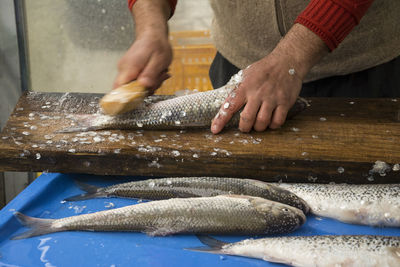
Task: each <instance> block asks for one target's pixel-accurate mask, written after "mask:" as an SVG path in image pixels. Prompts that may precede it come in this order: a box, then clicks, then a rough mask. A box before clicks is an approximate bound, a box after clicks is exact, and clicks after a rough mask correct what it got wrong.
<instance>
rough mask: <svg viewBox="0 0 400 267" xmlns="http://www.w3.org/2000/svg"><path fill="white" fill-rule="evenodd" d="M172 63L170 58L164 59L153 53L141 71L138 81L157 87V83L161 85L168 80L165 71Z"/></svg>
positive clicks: (150, 86)
mask: <svg viewBox="0 0 400 267" xmlns="http://www.w3.org/2000/svg"><path fill="white" fill-rule="evenodd" d="M170 63H171V60H170V59H163V58H160V57H159V56H157V55H152V57H151V58H150V60H149V62H148V63H147V64H146V66H145V67H144V69H143V71H142V72H141V73H140V75H139V77H138V81H139V82H140V83H141V84H142V85H143V86H145V87H149V88H154V87H157V85H160V84H161V83H162V82H163V81H164V80H166V78H167V76H166V75H165V73H166V72H167V69H168V66H169V64H170Z"/></svg>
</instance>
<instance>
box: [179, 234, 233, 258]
mask: <svg viewBox="0 0 400 267" xmlns="http://www.w3.org/2000/svg"><path fill="white" fill-rule="evenodd" d="M196 237H197V238H198V239H199V240H200V242H201V243H203V244H204V245H206V246H207V247H194V248H185V249H186V250H191V251H199V252H208V253H214V254H226V253H225V252H224V251H223V250H222V248H223V246H225V245H227V244H229V243H226V242H222V241H220V240H218V239H215V238H213V237H211V236H207V235H196Z"/></svg>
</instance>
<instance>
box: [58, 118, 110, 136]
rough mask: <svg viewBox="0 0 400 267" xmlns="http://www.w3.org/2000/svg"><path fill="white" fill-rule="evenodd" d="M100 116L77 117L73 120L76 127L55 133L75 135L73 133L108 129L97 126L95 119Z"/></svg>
mask: <svg viewBox="0 0 400 267" xmlns="http://www.w3.org/2000/svg"><path fill="white" fill-rule="evenodd" d="M98 116H99V115H93V114H89V115H75V117H74V118H72V120H73V122H74V123H75V124H76V125H73V126H70V127H66V128H63V129H60V130H57V131H55V133H73V132H88V131H96V130H101V129H104V128H107V127H105V126H103V125H96V124H95V119H96V117H98Z"/></svg>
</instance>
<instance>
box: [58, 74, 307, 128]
mask: <svg viewBox="0 0 400 267" xmlns="http://www.w3.org/2000/svg"><path fill="white" fill-rule="evenodd" d="M241 75H242V74H241V72H239V73H238V74H236V75H234V76H233V77H232V78H231V80H230V81H229V82H228V83H227V84H226V85H225V86H223V87H221V88H219V89H215V90H211V91H206V92H199V93H194V94H190V95H184V96H178V97H175V98H172V99H167V100H162V101H159V102H156V103H150V104H144V105H143V106H142V107H139V108H137V109H135V110H133V111H131V112H128V113H125V114H121V115H117V116H108V115H103V114H91V115H75V118H74V119H75V124H77V126H73V127H69V128H65V129H62V130H60V131H58V132H59V133H65V132H79V131H91V130H105V129H121V130H123V129H136V130H137V129H158V130H165V129H182V128H206V127H209V126H210V125H211V121H212V119H213V118H214V117H215V116H224V114H225V113H224V112H221V111H220V107H221V105H222V104H223V103H224V101H225V99H226V98H227V97H228V95H230V94H231V93H232V92H233V90H234V89H235V88H236V87H237V86H238V84H239V83H240V81H241ZM307 105H308V102H307V101H306V100H305V99H303V98H298V99H297V101H296V103H295V104H294V105H293V107H292V108H291V109H290V110H289V113H288V115H287V118H288V119H290V118H292V117H293V116H295V115H296V114H298V113H299V112H301V111H302V110H304V109H305V107H306V106H307ZM239 116H240V112H236V113H235V115H234V116H233V117H232V119H231V120H230V122H229V123H228V125H227V127H230V126H236V125H238V123H239V118H240V117H239Z"/></svg>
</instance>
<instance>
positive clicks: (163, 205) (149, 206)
mask: <svg viewBox="0 0 400 267" xmlns="http://www.w3.org/2000/svg"><path fill="white" fill-rule="evenodd" d="M15 215H16V216H17V218H18V219H19V220H20V221H21V223H22V224H24V225H27V226H30V227H32V230H31V231H28V232H26V233H23V234H21V235H19V236H17V237H15V238H14V239H20V238H26V237H31V236H36V235H42V234H46V233H51V232H60V231H71V230H82V231H140V232H146V233H148V234H149V235H154V236H156V235H170V234H177V233H214V234H233V233H235V234H277V233H287V232H291V231H293V230H295V229H297V228H298V227H299V226H301V225H302V224H303V223H304V222H305V215H304V213H303V212H302V211H301V210H299V209H297V208H294V207H291V206H288V205H285V204H282V203H278V202H273V201H270V200H266V199H263V198H257V197H249V196H236V195H229V196H216V197H208V198H175V199H169V200H159V201H152V202H147V203H140V204H137V205H131V206H127V207H123V208H118V209H112V210H106V211H100V212H95V213H91V214H83V215H78V216H72V217H67V218H63V219H55V220H51V219H39V218H32V217H28V216H25V215H23V214H21V213H16V214H15Z"/></svg>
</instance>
